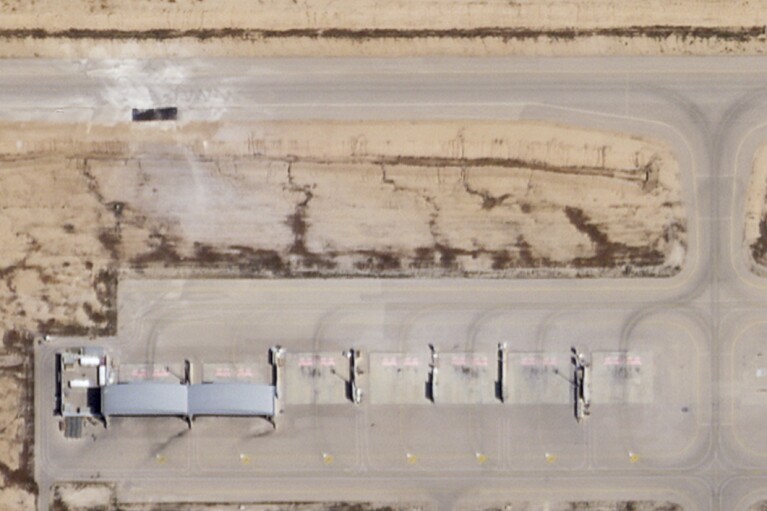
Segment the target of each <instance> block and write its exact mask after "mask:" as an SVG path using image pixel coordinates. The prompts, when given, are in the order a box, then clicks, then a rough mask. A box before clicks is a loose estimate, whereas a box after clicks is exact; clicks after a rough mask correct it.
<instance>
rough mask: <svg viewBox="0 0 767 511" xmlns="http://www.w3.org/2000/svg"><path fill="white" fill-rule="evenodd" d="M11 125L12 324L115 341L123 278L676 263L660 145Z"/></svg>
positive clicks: (483, 127) (541, 270) (519, 127)
mask: <svg viewBox="0 0 767 511" xmlns="http://www.w3.org/2000/svg"><path fill="white" fill-rule="evenodd" d="M2 131H3V129H2V128H0V132H2ZM6 133H8V136H6V137H5V138H4V141H3V142H0V151H2V154H3V155H4V156H3V159H4V162H3V165H2V170H1V171H0V202H2V204H3V213H4V214H3V216H2V219H3V220H2V223H0V271H2V276H3V279H2V283H1V284H0V285H1V287H0V299H2V300H3V303H4V307H5V308H6V310H7V311H8V312H9V313H10V314H9V319H10V318H13V324H5V325H4V326H5V327H6V328H11V327H14V328H20V329H29V330H33V331H40V332H58V333H68V334H84V333H85V334H87V333H90V334H108V333H110V332H112V331H113V330H114V326H115V319H116V318H115V314H116V312H115V303H114V300H115V288H116V279H117V276H118V274H119V273H120V272H126V271H130V272H135V273H141V274H142V275H150V276H155V277H169V276H176V277H178V276H200V277H202V276H233V277H242V276H248V277H266V278H268V277H275V276H279V277H307V276H321V277H330V276H332V277H355V276H367V277H370V276H378V277H381V276H383V277H386V276H389V277H443V276H452V277H456V276H464V277H494V278H509V277H519V276H525V277H592V276H616V277H621V276H624V277H632V276H646V275H650V276H660V277H662V276H669V275H673V274H675V273H676V272H677V271H679V269H680V267H681V265H682V264H683V261H684V257H685V252H686V218H685V214H684V207H683V205H682V202H681V192H680V182H679V169H678V166H677V162H676V160H675V158H674V157H673V154H672V153H671V151H670V150H669V148H668V147H666V146H665V145H664V144H662V143H659V142H653V141H647V140H642V139H637V138H632V137H629V136H624V135H618V134H611V133H606V132H598V131H590V130H582V129H577V128H570V127H563V126H555V125H547V124H536V123H524V122H520V123H501V122H497V123H492V122H490V123H485V122H463V123H462V122H432V123H429V122H422V123H407V122H402V123H397V122H375V123H362V122H350V123H341V122H338V123H319V122H317V123H313V122H304V123H299V122H296V123H269V124H260V125H258V126H240V127H233V126H231V125H229V126H226V127H224V128H221V127H217V126H215V125H189V126H187V127H184V128H179V129H178V130H175V131H172V132H171V131H158V129H156V128H149V129H147V128H145V127H143V126H141V127H135V126H134V125H127V126H116V127H112V128H103V129H101V128H92V129H91V130H90V132H89V133H87V134H86V133H85V132H84V128H80V127H78V126H66V127H58V128H55V129H54V128H50V127H45V126H41V125H28V126H26V127H24V128H22V129H21V130H19V129H18V128H15V129H14V130H13V133H12V134H11V133H10V132H6ZM18 140H21V141H23V143H22V144H21V145H18V144H17V143H16V142H17V141H18Z"/></svg>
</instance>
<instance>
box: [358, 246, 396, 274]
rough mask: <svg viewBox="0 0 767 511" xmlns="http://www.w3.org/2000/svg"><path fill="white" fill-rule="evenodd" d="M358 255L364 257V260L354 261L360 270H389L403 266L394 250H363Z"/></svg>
mask: <svg viewBox="0 0 767 511" xmlns="http://www.w3.org/2000/svg"><path fill="white" fill-rule="evenodd" d="M356 255H358V256H361V257H364V258H365V259H364V260H363V261H357V262H356V263H354V267H355V268H356V269H358V270H363V271H369V272H387V271H392V270H399V269H400V268H402V262H401V261H400V258H399V257H398V256H397V255H396V254H394V253H393V252H381V251H376V250H361V251H359V252H357V253H356Z"/></svg>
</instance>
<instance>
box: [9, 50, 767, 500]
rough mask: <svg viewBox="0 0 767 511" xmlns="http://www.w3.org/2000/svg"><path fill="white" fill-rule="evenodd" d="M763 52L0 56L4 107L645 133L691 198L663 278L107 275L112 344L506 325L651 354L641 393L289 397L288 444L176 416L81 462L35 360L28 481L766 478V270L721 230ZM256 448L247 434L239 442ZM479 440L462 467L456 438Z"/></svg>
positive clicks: (382, 485)
mask: <svg viewBox="0 0 767 511" xmlns="http://www.w3.org/2000/svg"><path fill="white" fill-rule="evenodd" d="M765 71H767V59H763V58H726V59H725V58H668V59H646V58H641V59H624V58H601V59H455V58H444V59H413V60H353V59H340V60H300V59H286V60H223V61H221V60H215V61H214V60H210V61H207V60H174V61H153V62H136V61H130V62H125V61H110V62H103V61H100V62H93V61H78V62H45V61H2V62H0V101H2V105H3V108H2V110H0V118H5V119H13V120H30V119H44V120H48V121H50V120H54V121H55V120H59V119H60V120H62V121H71V120H72V119H75V120H79V121H82V122H92V123H111V122H116V121H127V120H128V116H129V111H130V108H131V107H136V106H151V105H156V104H168V105H171V104H172V105H176V106H178V107H179V109H180V111H181V115H182V116H183V119H185V120H187V121H189V120H195V119H199V120H208V119H213V118H215V119H221V120H254V119H286V118H296V119H300V118H307V117H311V118H343V119H352V118H355V119H356V118H358V119H385V118H395V119H403V118H406V119H416V118H419V119H420V118H426V119H429V118H465V117H473V118H500V119H544V120H554V121H563V122H568V123H575V124H579V125H584V126H593V127H599V128H607V129H617V130H621V131H627V132H631V133H636V134H641V135H650V136H654V137H659V138H663V139H665V140H667V141H668V142H669V143H671V144H672V145H673V146H674V148H675V150H676V152H677V154H678V157H679V159H680V163H681V169H682V172H683V176H682V178H683V183H684V185H685V200H686V204H687V207H688V213H689V217H690V222H689V226H690V233H689V236H690V238H689V241H690V246H689V247H688V257H687V261H686V264H685V267H684V269H683V271H682V272H680V273H679V274H678V275H677V276H675V277H673V278H670V279H663V280H651V279H648V280H585V281H584V280H578V281H575V280H573V281H567V280H559V281H545V280H541V281H525V280H518V281H486V280H460V281H458V280H441V281H341V282H333V281H311V282H297V281H289V282H279V281H260V282H256V283H248V282H228V283H226V285H224V286H220V285H216V283H213V282H208V283H205V282H203V283H199V282H197V283H175V282H170V283H165V284H158V283H151V282H150V283H143V284H142V283H136V284H133V285H129V284H127V283H124V284H123V285H121V290H120V308H121V311H120V314H121V316H120V321H121V323H120V332H119V335H118V338H117V339H115V340H113V341H114V343H115V344H114V345H115V347H116V349H118V350H121V353H123V354H124V356H125V357H126V359H130V358H133V359H134V360H136V361H137V360H139V359H141V358H142V357H146V356H147V355H148V356H149V357H150V358H152V359H154V360H159V359H160V358H172V359H174V361H175V359H176V358H178V357H180V356H182V353H187V352H192V356H200V357H201V356H202V353H203V351H204V353H205V356H206V357H210V356H211V355H210V344H207V341H206V340H207V338H208V337H210V336H212V332H206V331H205V329H201V330H200V331H196V332H189V331H187V332H184V331H183V328H182V327H179V326H178V325H179V323H178V322H177V321H175V320H177V319H179V318H184V317H185V316H186V317H187V319H189V320H191V319H192V318H199V317H206V316H203V314H205V315H207V317H209V318H210V320H211V321H214V322H218V323H219V324H220V325H221V326H222V328H223V327H226V328H228V329H229V330H228V331H230V332H233V333H232V334H231V337H228V339H229V340H228V341H227V342H224V343H220V344H216V346H217V347H218V349H219V350H221V351H220V353H218V354H217V358H219V360H217V361H225V360H223V359H226V358H227V357H229V358H230V359H231V358H235V357H239V356H242V354H245V353H247V354H248V355H247V356H254V355H253V354H254V353H260V352H262V349H263V348H264V347H265V346H267V345H268V344H270V343H271V341H272V340H273V339H277V340H280V342H281V343H282V344H284V345H286V346H288V347H290V346H298V347H300V349H301V350H303V351H307V350H309V351H311V349H312V348H315V349H327V350H331V351H332V350H337V349H340V348H341V347H343V348H344V349H345V348H347V347H348V344H349V340H350V339H365V342H368V343H370V345H371V346H372V345H376V346H380V345H386V346H387V349H389V347H391V348H392V349H393V348H394V347H398V348H407V349H411V348H412V349H419V348H418V346H420V349H423V345H424V342H425V339H426V338H428V339H429V341H431V340H432V338H431V336H434V335H437V336H439V339H438V341H439V342H438V344H439V346H440V347H444V348H445V349H452V350H456V351H482V350H484V351H487V350H489V349H490V348H491V346H492V345H493V343H494V342H497V341H498V340H499V339H498V338H499V337H501V336H504V335H505V336H507V337H508V338H509V339H510V340H511V341H513V342H514V343H517V344H518V345H521V346H524V349H525V350H528V349H529V350H530V351H546V352H548V351H556V352H559V351H561V350H563V349H567V348H569V345H570V344H579V345H580V346H581V347H582V348H584V349H587V350H593V351H596V350H602V351H609V350H618V349H631V348H632V347H636V349H638V350H641V351H643V352H648V353H651V354H652V356H653V362H654V364H655V367H656V369H657V374H658V376H657V377H655V378H654V380H653V381H654V385H655V387H656V391H655V393H654V396H655V397H654V401H653V403H652V404H651V405H643V406H640V407H637V406H633V405H631V406H629V405H627V404H623V405H620V404H619V405H615V406H603V407H599V406H595V409H594V416H593V417H591V419H590V420H589V421H588V422H587V423H585V424H583V425H576V424H575V423H574V421H570V420H569V417H568V416H567V415H568V411H569V408H568V407H567V406H566V405H562V406H559V407H558V406H543V405H530V406H527V407H526V408H525V407H521V405H520V407H518V406H514V405H510V406H509V407H508V408H500V410H504V412H499V408H498V407H495V408H484V407H482V408H480V407H474V408H466V407H464V408H463V409H461V408H456V409H454V410H449V411H444V412H442V411H439V410H438V409H437V408H436V407H432V408H429V407H426V408H423V407H421V408H423V410H421V409H416V410H412V411H411V410H409V409H408V410H405V409H403V408H401V407H396V406H395V407H393V408H391V413H381V410H376V409H375V408H374V407H373V406H370V405H364V406H362V407H360V408H359V409H357V408H354V407H353V406H352V405H349V406H344V405H333V406H331V407H330V408H320V407H319V405H317V408H316V409H315V410H312V409H308V410H298V409H296V412H295V415H294V418H293V419H292V421H293V422H292V423H290V424H289V427H288V428H287V431H288V432H290V433H289V434H293V433H295V434H294V435H293V440H294V441H293V442H292V443H289V442H288V443H286V446H287V448H288V449H289V451H288V452H282V451H280V452H277V450H276V448H272V447H269V448H268V449H266V447H264V446H265V445H266V444H264V443H260V444H254V443H253V439H252V438H251V437H255V436H256V435H258V434H259V431H254V430H253V429H252V426H250V425H243V424H240V423H237V422H236V421H233V422H231V423H228V424H227V425H226V426H225V427H224V428H225V429H223V430H222V429H221V428H222V426H220V424H215V423H212V422H211V421H207V422H206V423H201V424H200V427H199V428H197V427H196V428H195V429H194V430H193V431H192V432H191V433H183V425H181V426H180V425H179V424H178V423H177V422H173V421H164V422H163V421H160V422H153V423H152V424H151V425H149V424H147V425H143V426H135V425H131V424H127V423H126V424H125V425H124V429H123V431H124V432H125V435H124V436H123V437H122V438H125V439H126V440H125V442H126V443H124V444H121V445H122V447H121V449H123V452H125V453H126V457H125V458H124V459H122V460H121V464H119V465H117V464H115V463H114V459H113V458H110V459H103V458H104V456H103V454H104V453H106V452H109V450H108V449H109V448H110V447H111V446H118V444H117V443H109V442H110V441H112V440H114V441H118V440H119V439H118V438H117V437H116V436H115V437H114V438H113V437H108V436H104V437H103V438H102V437H99V439H98V440H97V441H96V442H94V443H93V446H94V447H93V450H92V451H91V453H90V454H89V456H90V458H89V459H90V460H91V462H92V463H93V465H90V467H91V468H90V469H89V468H88V467H87V466H86V465H85V464H82V465H72V464H71V463H67V460H71V459H75V458H77V457H78V456H80V455H83V454H84V453H85V451H86V450H87V449H78V448H73V447H64V448H63V449H65V450H67V452H64V453H62V451H61V449H62V447H61V443H60V442H59V441H58V437H57V436H56V435H57V432H55V431H52V429H53V422H52V421H51V420H50V418H49V417H48V415H49V410H50V407H49V405H50V401H48V397H47V393H49V392H50V379H49V378H50V377H49V376H48V377H46V376H45V375H41V376H40V378H38V380H37V384H38V387H37V389H38V396H39V399H38V412H39V413H38V417H37V421H38V423H37V426H38V427H37V445H36V448H37V460H38V463H37V470H38V476H39V478H40V481H41V486H42V487H43V492H45V487H46V486H47V484H48V483H50V482H51V481H53V480H56V479H59V478H70V479H71V478H90V477H92V476H94V475H95V473H98V474H99V475H100V476H101V477H104V478H106V479H110V478H113V479H116V480H119V481H122V482H124V483H125V484H124V485H123V486H122V487H121V491H122V492H123V494H124V495H125V496H126V497H128V498H131V497H133V498H138V496H140V495H142V494H143V493H144V492H149V493H150V494H151V492H153V491H154V492H159V494H161V495H165V496H166V498H169V499H173V498H179V497H182V498H199V499H203V500H211V498H213V497H215V496H216V495H222V496H225V497H232V498H240V499H245V500H248V499H253V498H262V499H265V500H276V499H279V498H282V497H285V498H289V499H294V498H307V499H313V498H318V497H328V498H341V497H344V496H346V497H348V498H354V497H355V496H356V497H357V498H365V499H367V498H386V497H389V498H392V497H395V496H396V498H398V499H400V500H428V501H432V502H435V503H437V504H438V505H439V506H440V507H444V508H446V509H449V508H450V507H451V505H452V504H453V503H461V502H468V501H469V499H472V501H475V500H476V501H479V502H494V501H496V502H497V501H503V500H509V499H519V500H526V499H531V498H535V496H540V495H546V496H548V497H549V498H552V496H555V497H556V499H557V500H560V499H569V498H576V499H584V498H626V497H632V498H655V497H658V498H663V499H664V500H673V501H676V502H679V503H681V504H683V505H684V506H685V508H686V509H701V510H708V509H721V510H728V511H730V510H740V509H748V507H749V506H750V505H751V504H752V503H753V502H756V501H758V500H761V499H767V478H765V477H763V476H760V475H759V474H760V472H759V470H764V469H765V468H767V450H766V449H765V448H764V441H763V440H767V436H766V435H765V434H764V432H763V431H764V428H762V427H761V425H762V423H761V421H763V420H765V419H767V401H765V400H764V399H763V397H762V395H763V393H764V392H763V390H762V387H761V386H760V385H761V384H760V381H759V380H758V378H760V377H761V376H758V375H760V374H762V373H761V372H760V370H762V369H764V368H763V367H761V365H760V364H761V362H760V360H761V357H762V354H763V353H764V350H765V349H767V342H766V341H765V334H767V324H766V323H767V321H765V320H764V318H763V312H762V311H763V310H764V307H765V305H767V280H765V279H763V278H758V277H756V276H754V275H753V274H751V273H750V272H749V271H748V269H747V261H746V258H745V254H744V251H743V250H742V247H741V245H742V243H741V240H742V228H743V198H744V191H745V189H746V187H747V186H748V178H749V172H750V168H749V165H750V162H751V158H752V155H753V153H754V151H755V149H756V148H757V147H758V146H759V145H760V144H761V143H762V142H763V141H764V140H765V138H767V137H765V135H766V133H765V129H764V125H765V121H764V119H765V118H767V101H765V99H767V98H766V97H765V96H766V94H767V87H765V84H766V82H767V73H765ZM305 286H306V287H305ZM179 303H182V304H183V307H179V306H178V304H179ZM233 304H238V306H234V305H233ZM265 304H271V305H265ZM179 328H181V330H179ZM186 328H187V329H188V328H189V327H186ZM355 329H356V330H355ZM376 332H377V333H376ZM183 333H186V334H189V335H186V336H181V337H182V338H183V341H178V339H179V338H180V337H179V334H183ZM384 334H385V335H384ZM376 336H378V337H376ZM267 338H268V339H269V342H266V341H265V340H264V339H267ZM171 339H174V340H173V341H171ZM62 342H64V341H62ZM387 343H388V344H387ZM528 345H529V346H528ZM46 353H47V351H46V350H40V353H39V356H40V357H42V358H43V361H45V360H46V359H45V354H46ZM227 361H228V359H227ZM45 363H47V362H45ZM764 365H765V366H767V364H764ZM38 367H45V366H44V365H40V364H38ZM483 406H484V405H483ZM488 406H489V405H488ZM503 406H505V405H503ZM518 409H519V410H520V411H519V412H518V413H517V410H518ZM328 410H332V413H331V412H329V411H328ZM455 410H458V411H459V412H458V413H456V412H455ZM683 410H686V411H683ZM512 411H513V413H512ZM336 412H338V413H336ZM523 412H524V414H523ZM373 423H375V424H376V425H375V426H372V424H373ZM423 424H429V427H427V428H426V429H422V427H421V426H422V425H423ZM446 425H449V426H451V427H450V428H447V427H445V426H446ZM560 425H561V427H560ZM433 427H439V428H440V429H439V430H438V431H440V432H443V430H444V435H445V436H444V437H443V436H441V435H432V434H431V433H432V431H437V430H432V429H430V428H433ZM142 428H143V429H142ZM226 428H228V429H226ZM375 428H378V430H375ZM301 431H304V432H306V431H310V432H312V434H311V435H308V436H307V435H298V434H297V433H298V432H301ZM339 431H343V432H344V433H347V432H353V434H351V435H350V434H345V436H344V437H343V438H338V434H337V433H338V432H339ZM379 431H381V432H380V433H379ZM175 434H178V435H179V436H178V437H177V438H176V439H175V440H171V437H173V435H175ZM289 434H286V436H289ZM249 435H250V436H249ZM435 436H436V437H437V438H436V439H435V438H433V437H435ZM147 439H149V442H148V443H149V445H147ZM100 442H101V443H103V444H104V446H105V447H103V448H100V447H98V445H99V443H100ZM142 442H143V443H142ZM152 442H154V444H153V443H152ZM256 445H257V446H259V448H261V447H263V448H264V449H266V450H265V451H263V452H261V454H262V455H261V456H259V454H258V453H257V452H253V453H252V455H249V456H250V457H248V458H247V459H248V460H251V461H250V462H249V463H241V460H240V458H239V454H243V449H245V448H255V446H256ZM131 447H136V449H135V450H133V449H132V448H131ZM147 449H149V451H147ZM417 449H420V450H419V451H418V452H417V453H416V452H415V451H416V450H417ZM480 450H481V451H482V452H483V453H484V452H485V451H486V452H487V453H488V454H487V461H486V462H485V463H482V464H478V463H476V459H475V460H472V459H471V455H475V454H476V453H477V452H480ZM411 451H412V452H411ZM147 452H149V454H151V455H150V456H147V455H146V454H147ZM160 452H163V453H164V454H163V455H162V457H161V458H157V454H158V453H160ZM323 452H325V453H332V455H333V463H330V464H327V463H325V462H324V461H325V460H324V459H323V458H322V453H323ZM403 452H404V453H405V454H407V453H408V452H411V454H416V455H417V456H416V462H415V463H407V459H406V456H405V455H403ZM546 453H549V454H553V455H554V457H553V458H554V459H553V461H552V460H551V458H549V459H547V458H546V456H545V455H546ZM629 453H632V454H637V455H638V457H635V458H633V459H632V457H631V456H630V455H629ZM54 454H56V456H54ZM67 456H70V458H67ZM157 459H161V460H162V461H163V463H162V466H160V464H157V463H156V460H157ZM123 462H124V463H123ZM297 466H300V467H301V471H298V470H297V469H296V467H297ZM126 467H128V468H132V469H133V470H132V471H131V470H128V471H126ZM89 470H90V471H89ZM299 477H300V479H299ZM200 480H206V481H215V484H205V485H203V484H200V483H199V481H200ZM259 482H260V483H263V484H256V485H255V486H256V487H255V488H254V484H253V483H259ZM171 485H173V486H172V487H174V488H177V490H174V491H173V492H172V493H169V492H168V491H167V488H169V487H171ZM297 486H300V489H296V488H297ZM410 497H412V499H411V498H410ZM222 498H224V497H222Z"/></svg>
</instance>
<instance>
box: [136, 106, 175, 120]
mask: <svg viewBox="0 0 767 511" xmlns="http://www.w3.org/2000/svg"><path fill="white" fill-rule="evenodd" d="M177 118H178V108H176V107H175V106H173V107H167V108H146V109H141V108H134V109H133V120H134V121H175V120H176V119H177Z"/></svg>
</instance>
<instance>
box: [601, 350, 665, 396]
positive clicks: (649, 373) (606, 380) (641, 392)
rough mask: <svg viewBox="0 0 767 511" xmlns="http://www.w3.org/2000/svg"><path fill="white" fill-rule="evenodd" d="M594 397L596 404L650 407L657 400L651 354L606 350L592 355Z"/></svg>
mask: <svg viewBox="0 0 767 511" xmlns="http://www.w3.org/2000/svg"><path fill="white" fill-rule="evenodd" d="M591 367H592V371H591V374H592V377H591V396H592V402H593V403H595V404H611V403H628V404H639V403H642V404H649V403H652V402H653V400H654V397H655V393H654V387H653V378H654V364H653V356H652V354H651V353H639V352H626V351H602V352H595V353H593V354H592V355H591Z"/></svg>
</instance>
